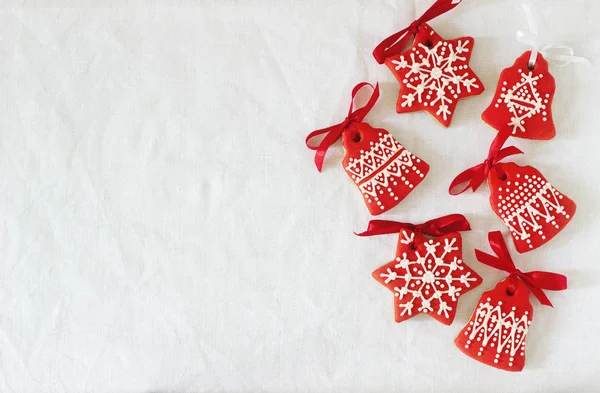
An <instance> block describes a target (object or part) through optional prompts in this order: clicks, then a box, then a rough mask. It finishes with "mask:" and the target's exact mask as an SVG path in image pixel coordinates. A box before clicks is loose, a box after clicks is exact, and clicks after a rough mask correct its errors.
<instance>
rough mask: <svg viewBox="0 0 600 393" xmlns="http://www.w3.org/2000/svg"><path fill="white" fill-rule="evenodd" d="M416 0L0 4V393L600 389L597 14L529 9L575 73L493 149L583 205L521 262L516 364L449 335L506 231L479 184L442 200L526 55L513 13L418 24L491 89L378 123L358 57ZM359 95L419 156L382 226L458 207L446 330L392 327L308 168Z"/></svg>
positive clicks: (476, 156) (492, 7)
mask: <svg viewBox="0 0 600 393" xmlns="http://www.w3.org/2000/svg"><path fill="white" fill-rule="evenodd" d="M431 3H432V1H430V0H415V1H404V0H394V1H392V0H375V1H368V2H366V1H360V0H345V1H334V0H331V1H316V0H312V1H291V0H290V1H285V0H283V1H275V0H244V1H232V0H225V1H217V0H214V1H211V0H196V1H192V0H172V1H168V0H146V1H142V0H139V1H120V2H117V1H108V0H96V1H80V2H77V1H75V2H73V1H66V0H65V1H61V0H47V1H41V0H38V1H3V2H2V3H1V5H0V72H1V75H0V84H1V88H0V97H1V98H0V118H1V119H2V121H1V126H0V128H1V131H0V244H1V247H0V304H1V305H2V306H1V313H0V391H2V392H345V393H348V392H474V393H475V392H575V391H576V392H582V393H583V392H598V391H600V373H599V372H598V368H599V366H600V357H599V353H600V341H599V339H598V333H599V332H600V315H599V314H598V313H597V312H596V306H597V305H598V302H599V301H600V283H599V279H598V277H599V275H600V259H599V257H598V255H599V251H600V249H599V243H600V242H599V238H600V225H599V213H600V207H599V206H600V204H599V203H598V195H599V194H600V183H599V182H598V177H599V176H600V164H599V160H598V150H599V148H600V131H599V127H600V126H599V125H600V110H599V109H598V108H599V107H600V95H599V94H598V90H599V83H600V78H599V76H598V75H599V74H598V72H599V69H598V64H599V63H600V55H599V49H600V27H598V23H597V21H598V19H599V17H600V3H599V2H598V1H596V0H571V1H568V0H550V1H539V2H536V3H534V5H535V6H536V9H537V11H538V13H539V16H540V20H541V21H542V23H541V24H540V31H541V35H542V36H543V37H544V38H545V39H546V40H547V41H560V42H564V43H566V44H568V45H570V46H571V47H573V49H574V50H575V52H576V54H579V55H582V56H587V57H588V58H590V59H591V60H592V62H593V65H591V66H584V65H568V66H564V67H560V66H558V65H557V64H551V66H550V70H551V72H552V74H553V75H554V77H555V79H556V84H557V90H556V96H555V101H554V105H553V109H554V121H555V123H556V126H557V136H556V138H555V139H553V140H551V141H544V142H536V141H526V140H518V139H512V140H511V141H510V142H511V144H514V145H516V146H518V147H519V148H521V149H523V150H524V151H525V152H526V154H525V155H522V156H518V157H515V158H514V160H515V161H516V162H517V163H521V164H525V163H527V164H531V165H534V166H535V167H537V168H538V169H539V170H540V171H541V172H542V173H544V174H545V176H546V177H547V178H548V179H549V180H550V181H551V182H552V183H553V184H554V185H555V186H556V187H557V188H558V189H559V190H561V191H563V192H564V193H565V194H567V195H568V196H570V197H571V198H572V199H573V200H575V201H576V202H577V204H578V211H577V214H576V215H575V217H574V219H573V221H572V222H571V224H570V225H569V226H568V227H567V228H566V229H565V230H564V231H563V232H562V233H561V234H560V235H559V236H558V237H557V238H556V239H554V240H552V241H551V242H550V243H548V244H547V245H545V246H544V247H542V248H540V249H538V250H536V251H533V252H531V253H528V254H524V255H518V254H517V253H516V251H515V250H514V247H513V245H512V243H509V247H510V249H511V251H512V253H513V257H514V259H515V262H516V263H517V265H518V267H520V268H521V269H523V270H524V271H528V270H547V271H553V272H558V273H563V274H566V275H567V276H568V278H569V289H568V290H567V291H563V292H549V293H548V295H549V297H550V299H551V300H552V302H553V304H554V308H549V307H542V306H540V305H539V303H538V302H537V301H536V300H535V299H534V298H533V297H532V303H533V304H534V309H535V316H534V320H533V324H532V325H531V330H530V332H529V335H528V344H527V345H528V348H527V362H526V367H525V369H524V371H523V372H522V373H517V374H514V373H507V372H503V371H499V370H496V369H493V368H490V367H487V366H484V365H482V364H480V363H478V362H476V361H474V360H472V359H470V358H468V357H467V356H464V355H463V354H462V353H461V352H460V351H459V350H458V349H457V348H456V347H455V346H454V343H453V339H454V336H455V335H456V334H457V333H458V331H459V330H460V329H461V328H462V326H464V324H465V323H466V321H467V320H468V318H469V316H470V314H471V312H472V310H473V309H474V307H475V304H476V301H477V299H478V298H479V296H480V295H481V293H482V292H483V291H485V290H488V289H490V288H492V287H493V286H494V284H495V283H496V282H497V281H499V280H500V279H502V278H503V277H504V276H505V274H504V273H502V272H499V271H495V270H493V269H491V268H488V267H486V266H484V265H482V264H480V263H478V262H477V261H476V260H475V257H474V254H473V249H474V248H481V249H483V250H485V251H489V246H488V243H487V233H488V231H491V230H499V229H501V230H504V232H505V233H506V232H507V231H506V229H505V227H504V226H503V224H502V222H501V221H500V220H499V219H498V218H497V217H496V216H495V215H494V213H493V212H492V210H491V209H490V206H489V203H488V196H489V192H488V190H487V187H486V186H485V185H484V186H483V187H482V188H481V189H480V190H479V191H478V192H476V193H465V194H463V195H461V196H457V197H452V196H450V195H448V193H447V187H448V184H449V183H450V181H451V179H452V178H453V177H454V176H455V175H456V174H458V173H459V172H460V171H462V170H463V169H465V168H467V167H469V166H472V165H475V164H477V163H479V162H481V161H482V160H483V159H484V158H485V156H486V153H487V147H488V146H489V143H490V142H491V140H492V139H493V137H494V130H493V129H492V128H490V127H489V126H487V125H486V124H484V123H483V122H482V121H481V120H480V115H481V112H482V111H483V109H484V108H486V107H487V105H488V104H489V102H490V100H491V98H492V96H493V93H494V90H495V84H496V81H497V78H498V75H499V73H500V71H501V70H502V69H503V68H505V67H508V66H510V65H511V64H512V63H513V61H514V60H515V58H516V57H517V56H518V55H520V54H521V53H522V52H523V51H525V50H527V49H528V48H526V47H525V46H523V45H522V44H519V43H517V42H516V41H515V38H514V37H515V33H516V31H517V30H519V29H525V28H527V24H526V19H525V15H524V14H523V11H522V8H521V6H520V3H519V2H517V1H491V0H479V1H474V0H471V1H468V0H465V1H464V2H463V4H461V5H460V6H458V7H457V8H456V9H455V10H453V11H451V12H450V13H448V14H445V15H443V16H441V17H439V18H437V19H435V20H434V21H432V22H431V25H432V27H433V28H434V29H436V30H437V31H438V33H440V34H441V35H442V36H443V37H445V38H455V37H460V36H472V37H474V38H475V48H474V52H473V57H472V60H471V67H472V68H473V70H474V71H475V72H476V73H477V74H478V75H479V77H480V78H481V80H482V81H483V83H484V85H485V87H486V91H485V92H484V93H483V94H482V95H480V96H478V97H473V98H469V99H466V100H463V101H461V102H460V103H459V105H458V107H457V111H456V115H455V116H454V119H453V122H452V124H451V127H450V128H448V129H445V128H443V127H442V126H440V125H439V124H438V123H437V122H436V121H435V120H434V119H433V118H432V117H431V116H429V115H428V114H427V113H425V112H416V113H412V114H403V115H398V114H396V113H395V110H394V108H395V102H396V98H397V93H398V84H397V82H396V81H395V79H394V77H393V76H392V74H391V73H390V71H389V70H388V69H387V68H386V67H385V66H381V65H379V64H377V63H376V62H375V61H374V59H373V58H372V56H371V51H372V50H373V48H374V47H375V45H376V44H377V43H378V42H379V41H380V40H381V39H383V38H385V37H386V36H387V35H389V34H391V33H393V32H395V31H398V30H400V29H401V28H403V27H405V26H406V25H408V24H409V23H410V22H411V21H412V20H413V19H414V18H415V17H417V16H418V15H420V14H421V13H422V12H424V11H425V10H426V9H427V8H428V7H429V5H430V4H431ZM363 80H364V81H369V82H375V81H379V82H380V84H381V89H382V97H381V98H380V101H379V102H378V103H377V105H376V106H375V108H374V110H373V111H372V112H371V113H370V114H369V115H368V117H367V121H368V122H369V123H370V124H372V125H373V126H375V127H383V128H386V129H388V130H389V132H390V133H392V135H393V136H394V137H396V138H397V139H398V140H400V141H401V142H402V143H403V144H404V145H405V146H406V147H407V148H409V149H410V150H411V151H413V152H414V153H415V154H417V155H419V156H420V157H422V158H423V159H424V160H425V161H427V162H428V163H429V164H430V165H431V171H430V173H429V175H428V176H427V177H426V179H425V180H424V181H423V182H422V183H421V184H420V185H419V186H418V187H417V188H416V190H415V191H414V192H413V193H412V194H411V195H410V196H409V197H408V198H407V199H406V200H404V201H403V202H402V203H401V204H400V205H399V206H397V207H396V208H394V209H393V210H391V211H390V212H389V213H388V214H385V215H384V216H383V217H381V218H386V219H395V220H402V221H411V222H416V223H418V222H423V221H426V220H428V219H430V218H434V217H438V216H441V215H444V214H449V213H463V214H465V215H466V216H467V217H468V218H469V220H470V221H471V224H472V227H473V231H471V232H469V233H464V236H463V239H464V243H465V251H464V259H465V261H466V262H467V263H468V264H469V265H470V266H471V267H473V268H474V269H475V270H476V271H477V272H478V273H479V274H480V275H481V276H483V278H484V282H483V284H482V285H480V286H479V287H477V288H476V289H474V290H472V291H471V292H469V293H468V294H467V295H465V296H464V297H461V301H460V302H459V307H458V313H457V316H456V319H455V322H454V324H453V325H451V326H444V325H442V324H440V323H437V322H436V321H434V320H433V319H431V318H428V317H427V316H419V317H416V318H413V319H412V320H410V321H407V322H404V323H401V324H396V323H395V322H394V320H393V307H392V295H391V294H390V293H389V292H388V291H387V290H386V289H385V288H384V287H382V286H381V285H379V284H378V283H377V282H375V280H373V279H372V278H371V275H370V274H371V272H372V271H373V270H374V269H375V268H377V267H379V266H381V265H382V264H384V263H386V262H387V261H389V260H390V259H391V258H392V257H393V255H394V254H393V253H394V248H395V243H396V236H393V235H391V236H382V237H377V238H358V237H356V236H355V235H354V234H353V233H352V232H353V231H360V230H363V229H364V228H366V224H367V222H368V220H369V219H370V218H371V217H370V216H369V214H368V212H367V209H366V208H365V206H364V204H363V201H362V198H361V196H360V193H359V192H358V191H357V190H356V189H355V187H354V186H353V185H352V183H351V181H350V180H349V179H348V178H347V176H346V175H345V173H344V172H343V169H342V167H341V164H340V161H341V159H342V156H343V151H342V148H341V146H340V144H339V143H338V144H336V145H335V146H334V148H332V149H331V150H330V152H329V153H328V154H327V158H326V162H325V167H324V171H323V173H321V174H319V173H318V172H317V170H316V169H315V167H314V164H313V162H312V159H313V152H311V151H309V150H308V149H307V148H306V147H305V146H304V137H305V136H306V135H307V134H308V133H309V132H310V131H312V130H314V129H316V128H321V127H325V126H328V125H331V124H334V123H337V122H339V121H341V120H342V119H343V118H344V116H345V114H346V111H347V107H348V104H349V96H350V91H351V89H352V87H353V86H354V85H355V84H356V83H358V82H360V81H363Z"/></svg>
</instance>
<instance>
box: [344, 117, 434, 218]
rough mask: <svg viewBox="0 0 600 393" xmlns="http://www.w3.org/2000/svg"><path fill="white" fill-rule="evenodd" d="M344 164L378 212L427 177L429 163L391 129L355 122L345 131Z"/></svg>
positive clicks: (392, 204) (373, 208) (375, 212)
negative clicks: (393, 134) (415, 153)
mask: <svg viewBox="0 0 600 393" xmlns="http://www.w3.org/2000/svg"><path fill="white" fill-rule="evenodd" d="M342 143H343V146H344V149H345V151H346V155H345V156H344V160H343V166H344V169H345V170H346V173H347V174H348V176H350V178H351V179H352V181H354V183H355V184H356V186H357V187H358V189H359V190H360V192H361V193H362V195H363V198H364V200H365V204H366V205H367V208H368V209H369V212H371V214H373V215H378V214H381V213H383V212H386V211H388V210H389V209H391V208H393V207H394V206H396V205H397V204H398V203H400V201H402V200H403V199H404V198H406V196H407V195H408V194H409V193H410V192H411V191H412V190H413V189H414V188H415V187H416V186H417V185H418V184H419V183H420V182H421V181H422V180H423V179H424V178H425V175H427V172H429V165H428V164H427V163H426V162H425V161H423V160H421V159H420V158H419V157H417V156H415V155H414V154H412V153H411V152H409V151H408V150H406V149H405V148H404V146H402V145H401V144H400V142H398V141H397V140H396V139H394V137H393V136H392V135H390V133H388V132H387V131H386V130H384V129H381V128H373V127H371V126H370V125H369V124H367V123H355V124H352V125H351V126H350V127H348V129H347V130H346V131H344V133H343V135H342Z"/></svg>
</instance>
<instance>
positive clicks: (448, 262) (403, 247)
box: [373, 229, 482, 325]
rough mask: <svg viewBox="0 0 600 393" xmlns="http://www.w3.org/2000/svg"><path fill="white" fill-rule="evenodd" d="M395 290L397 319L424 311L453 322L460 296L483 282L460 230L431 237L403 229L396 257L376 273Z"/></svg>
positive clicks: (434, 316) (402, 319)
mask: <svg viewBox="0 0 600 393" xmlns="http://www.w3.org/2000/svg"><path fill="white" fill-rule="evenodd" d="M373 278H375V279H376V280H377V281H379V282H380V283H381V284H382V285H384V286H385V287H387V288H388V289H389V290H390V291H392V292H393V293H394V296H395V297H394V310H395V318H396V322H402V321H405V320H407V319H409V318H411V317H414V316H415V315H417V314H420V313H424V314H428V315H430V316H431V317H432V318H435V319H436V320H438V321H439V322H441V323H443V324H445V325H450V324H451V323H452V321H453V320H454V316H455V314H456V306H457V303H458V297H459V296H461V295H463V294H465V293H466V292H468V291H470V290H471V289H473V288H475V287H476V286H478V285H479V284H481V281H482V279H481V277H480V276H479V275H478V274H477V273H476V272H475V271H474V270H472V269H471V268H470V267H469V266H467V265H466V264H465V263H464V261H463V260H462V239H461V236H460V234H459V233H458V232H452V233H449V234H447V235H444V236H441V237H436V238H434V239H427V238H426V237H425V236H423V234H422V233H419V232H413V231H411V230H408V229H402V230H401V231H400V236H399V238H398V246H397V248H396V258H395V259H394V260H393V261H391V262H389V263H388V264H386V265H384V266H382V267H380V268H379V269H377V270H375V271H374V272H373Z"/></svg>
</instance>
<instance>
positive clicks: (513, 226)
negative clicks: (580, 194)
mask: <svg viewBox="0 0 600 393" xmlns="http://www.w3.org/2000/svg"><path fill="white" fill-rule="evenodd" d="M488 185H489V188H490V204H491V206H492V209H493V210H494V212H495V213H496V215H497V216H498V217H500V218H501V219H502V221H503V222H504V224H505V225H506V226H507V227H508V229H509V230H510V234H511V235H512V238H513V241H514V243H515V247H516V248H517V251H519V252H521V253H524V252H528V251H531V250H534V249H536V248H538V247H540V246H542V245H543V244H545V243H547V242H548V241H550V239H552V238H553V237H554V236H556V235H557V234H558V233H559V232H560V231H562V230H563V229H564V227H565V226H566V225H567V224H568V223H569V221H571V219H572V218H573V215H574V214H575V210H576V205H575V202H573V201H572V200H571V199H569V198H568V197H567V196H566V195H564V194H563V193H561V192H559V191H558V190H557V189H556V188H554V187H553V186H552V184H550V183H549V182H548V181H547V180H546V178H545V177H544V176H542V174H541V173H540V172H539V171H538V170H537V169H535V168H533V167H531V166H519V165H517V164H515V163H513V162H508V163H498V164H496V166H495V168H494V170H493V171H492V172H491V173H490V175H489V176H488Z"/></svg>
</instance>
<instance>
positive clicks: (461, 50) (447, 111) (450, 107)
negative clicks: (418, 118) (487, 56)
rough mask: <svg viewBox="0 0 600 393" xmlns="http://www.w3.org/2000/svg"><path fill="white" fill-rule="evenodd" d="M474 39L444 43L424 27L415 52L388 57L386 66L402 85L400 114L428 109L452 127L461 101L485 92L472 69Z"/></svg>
mask: <svg viewBox="0 0 600 393" xmlns="http://www.w3.org/2000/svg"><path fill="white" fill-rule="evenodd" d="M473 44H474V40H473V38H472V37H461V38H456V39H453V40H444V39H442V37H440V36H439V35H438V34H437V33H436V32H435V31H434V30H433V29H432V28H431V27H430V26H429V25H427V24H422V25H421V26H419V31H418V32H417V34H416V35H415V40H414V43H413V46H412V48H411V49H409V50H407V51H405V52H403V53H401V54H399V55H395V56H391V57H388V58H387V59H386V60H385V64H386V65H387V66H388V67H389V69H390V70H391V71H392V73H393V74H394V76H395V77H396V78H397V79H398V81H399V82H400V95H399V97H398V102H397V103H396V111H397V112H398V113H405V112H414V111H418V110H425V111H427V112H429V113H430V114H431V115H432V116H433V117H435V118H436V119H437V121H439V122H440V123H441V124H442V125H444V126H445V127H448V126H449V125H450V121H451V120H452V115H453V114H454V109H455V108H456V104H457V103H458V100H460V99H461V98H466V97H470V96H474V95H478V94H481V93H482V92H483V84H482V83H481V81H480V80H479V78H477V75H475V73H474V72H473V71H472V70H471V68H470V67H469V60H470V58H471V52H472V50H473Z"/></svg>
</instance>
